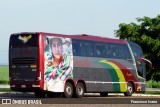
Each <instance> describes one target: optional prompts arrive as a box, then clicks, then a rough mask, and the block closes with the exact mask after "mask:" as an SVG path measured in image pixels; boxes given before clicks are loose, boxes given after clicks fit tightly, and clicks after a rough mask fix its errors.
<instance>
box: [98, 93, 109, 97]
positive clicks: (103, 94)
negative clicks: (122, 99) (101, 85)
mask: <svg viewBox="0 0 160 107" xmlns="http://www.w3.org/2000/svg"><path fill="white" fill-rule="evenodd" d="M100 96H101V97H106V96H108V92H101V93H100Z"/></svg>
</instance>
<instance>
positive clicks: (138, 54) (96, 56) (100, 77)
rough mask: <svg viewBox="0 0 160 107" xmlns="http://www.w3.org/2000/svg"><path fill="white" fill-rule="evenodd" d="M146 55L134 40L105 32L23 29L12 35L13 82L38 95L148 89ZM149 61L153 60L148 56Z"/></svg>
mask: <svg viewBox="0 0 160 107" xmlns="http://www.w3.org/2000/svg"><path fill="white" fill-rule="evenodd" d="M145 61H146V59H145V58H143V52H142V49H141V47H140V46H139V45H138V44H136V43H134V42H131V41H126V40H120V39H111V38H106V37H101V36H92V35H87V34H82V35H65V34H54V33H44V32H21V33H14V34H11V36H10V42H9V80H10V88H11V90H14V91H19V92H34V93H35V96H36V97H45V95H47V96H48V97H55V96H57V95H58V96H59V95H63V96H64V97H66V98H71V97H76V98H81V97H83V96H84V93H99V94H100V96H102V97H104V96H107V95H108V93H124V95H125V96H131V95H132V94H133V93H134V92H145V88H146V80H145V76H146V68H145ZM147 61H148V60H147Z"/></svg>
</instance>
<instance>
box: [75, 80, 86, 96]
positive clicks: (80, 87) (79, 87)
mask: <svg viewBox="0 0 160 107" xmlns="http://www.w3.org/2000/svg"><path fill="white" fill-rule="evenodd" d="M84 91H85V89H84V85H83V83H81V82H79V83H78V84H77V86H76V89H75V97H76V98H81V97H83V95H84Z"/></svg>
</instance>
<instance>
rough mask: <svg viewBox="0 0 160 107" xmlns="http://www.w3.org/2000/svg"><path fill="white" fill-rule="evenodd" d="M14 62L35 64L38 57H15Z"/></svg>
mask: <svg viewBox="0 0 160 107" xmlns="http://www.w3.org/2000/svg"><path fill="white" fill-rule="evenodd" d="M12 63H13V64H35V63H36V58H34V57H27V58H13V59H12Z"/></svg>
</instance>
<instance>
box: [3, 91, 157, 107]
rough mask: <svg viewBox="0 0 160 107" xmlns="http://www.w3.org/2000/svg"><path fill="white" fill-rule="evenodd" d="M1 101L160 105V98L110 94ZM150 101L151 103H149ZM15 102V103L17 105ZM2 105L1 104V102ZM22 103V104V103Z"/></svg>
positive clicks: (20, 95) (27, 95)
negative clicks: (105, 95)
mask: <svg viewBox="0 0 160 107" xmlns="http://www.w3.org/2000/svg"><path fill="white" fill-rule="evenodd" d="M0 99H11V100H14V101H15V102H16V103H17V102H18V101H26V100H27V101H28V100H38V101H41V103H42V104H132V103H134V101H138V103H147V104H150V103H154V104H157V103H158V104H160V96H149V95H148V96H143V95H137V94H134V95H133V96H132V97H124V95H123V94H109V95H108V97H100V95H98V94H85V96H84V97H83V98H71V99H69V98H47V97H46V98H41V99H40V98H35V96H34V94H33V93H19V92H18V93H15V92H11V93H2V92H1V93H0ZM148 101H150V102H149V103H148ZM15 102H14V103H15ZM0 103H1V102H0ZM20 103H22V102H20Z"/></svg>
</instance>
